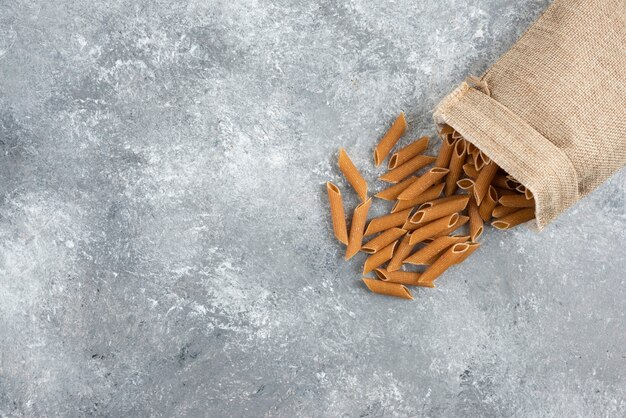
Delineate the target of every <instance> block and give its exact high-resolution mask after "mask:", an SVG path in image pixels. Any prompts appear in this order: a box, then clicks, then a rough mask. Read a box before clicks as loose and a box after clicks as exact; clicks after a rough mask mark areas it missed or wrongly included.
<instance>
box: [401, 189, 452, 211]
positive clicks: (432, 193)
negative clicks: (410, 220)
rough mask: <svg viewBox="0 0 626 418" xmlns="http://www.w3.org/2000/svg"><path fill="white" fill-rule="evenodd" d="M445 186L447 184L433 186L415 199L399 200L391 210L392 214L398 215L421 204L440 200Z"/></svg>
mask: <svg viewBox="0 0 626 418" xmlns="http://www.w3.org/2000/svg"><path fill="white" fill-rule="evenodd" d="M444 186H445V184H443V183H440V184H436V185H434V186H431V187H430V188H429V189H428V190H426V191H425V192H424V193H422V194H420V195H419V196H417V197H416V198H415V199H411V200H398V201H397V202H396V204H395V205H394V206H393V208H392V209H391V213H396V212H399V211H401V210H404V209H408V208H413V207H415V206H417V205H419V204H421V203H424V202H428V201H430V200H433V199H436V198H438V197H439V196H440V195H441V191H442V190H443V187H444Z"/></svg>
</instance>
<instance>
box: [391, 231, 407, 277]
mask: <svg viewBox="0 0 626 418" xmlns="http://www.w3.org/2000/svg"><path fill="white" fill-rule="evenodd" d="M413 247H414V245H413V244H411V234H410V233H409V234H406V235H405V236H404V238H402V241H400V244H399V245H398V248H397V249H396V252H395V253H394V255H393V257H392V258H391V261H390V262H389V264H387V270H388V271H396V270H400V267H402V261H403V260H404V259H405V258H406V257H407V256H408V255H409V254H411V250H412V249H413Z"/></svg>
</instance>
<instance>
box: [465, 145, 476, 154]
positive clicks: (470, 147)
mask: <svg viewBox="0 0 626 418" xmlns="http://www.w3.org/2000/svg"><path fill="white" fill-rule="evenodd" d="M477 149H478V148H476V145H474V144H472V143H471V142H468V143H467V154H468V155H470V154H474V153H475V152H476V150H477Z"/></svg>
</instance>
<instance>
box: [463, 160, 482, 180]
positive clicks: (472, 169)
mask: <svg viewBox="0 0 626 418" xmlns="http://www.w3.org/2000/svg"><path fill="white" fill-rule="evenodd" d="M463 172H464V173H465V175H466V176H467V177H469V178H471V179H472V180H476V177H478V173H479V171H478V170H476V166H475V165H474V164H469V163H468V164H463Z"/></svg>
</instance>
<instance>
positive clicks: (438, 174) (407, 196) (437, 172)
mask: <svg viewBox="0 0 626 418" xmlns="http://www.w3.org/2000/svg"><path fill="white" fill-rule="evenodd" d="M449 171H450V170H448V169H447V168H441V167H433V168H431V169H430V170H428V171H427V172H426V173H424V174H423V175H422V176H420V177H419V178H418V179H417V181H415V182H413V184H411V185H410V186H409V187H407V188H406V189H405V190H404V191H403V192H402V193H400V194H399V195H398V200H412V199H415V198H416V197H417V196H419V195H420V194H422V193H424V192H425V191H426V190H427V189H428V188H429V187H430V186H432V185H434V184H436V183H438V182H439V180H441V178H442V177H443V176H445V175H446V174H448V172H449Z"/></svg>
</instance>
